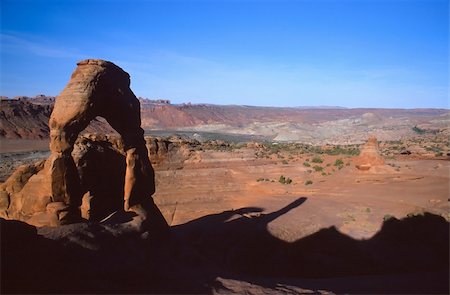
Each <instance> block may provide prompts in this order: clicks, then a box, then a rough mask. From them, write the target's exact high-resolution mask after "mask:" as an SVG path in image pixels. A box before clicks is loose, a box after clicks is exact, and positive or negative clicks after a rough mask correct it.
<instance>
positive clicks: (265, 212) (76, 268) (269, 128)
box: [0, 62, 450, 294]
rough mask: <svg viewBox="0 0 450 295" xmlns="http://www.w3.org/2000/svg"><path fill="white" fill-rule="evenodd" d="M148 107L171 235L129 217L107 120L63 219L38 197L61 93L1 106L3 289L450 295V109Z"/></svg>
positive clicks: (145, 123)
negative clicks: (77, 213) (74, 217)
mask: <svg viewBox="0 0 450 295" xmlns="http://www.w3.org/2000/svg"><path fill="white" fill-rule="evenodd" d="M90 63H91V62H88V64H87V65H86V66H89V64H90ZM82 66H83V63H81V64H79V67H82ZM86 66H84V67H86ZM72 79H74V78H72ZM74 83H75V82H74ZM77 83H85V82H84V80H81V82H77ZM68 89H69V88H68ZM68 91H69V90H66V92H68ZM99 91H101V90H99ZM70 95H72V96H73V97H74V98H75V97H77V95H79V94H76V93H74V94H70V93H69V96H68V94H64V93H63V94H62V96H61V98H57V99H60V100H61V101H64V97H70ZM83 95H84V94H83ZM82 97H86V98H83V99H94V98H95V97H94V96H92V97H93V98H90V97H89V96H82ZM139 101H140V105H141V110H142V111H141V116H142V127H143V128H145V132H144V131H143V133H145V136H144V142H145V147H146V151H147V152H146V153H148V157H149V159H150V161H151V164H152V166H153V168H154V171H155V180H154V181H155V187H156V192H155V194H154V195H153V199H154V202H155V204H156V206H157V208H158V209H159V211H160V213H161V214H162V216H163V219H164V221H163V222H164V223H167V225H168V229H169V231H168V232H166V230H163V231H161V230H162V229H161V228H160V226H155V224H156V225H157V224H159V221H156V222H155V220H153V221H152V218H150V221H151V222H150V225H144V224H145V223H142V221H139V218H138V217H136V215H134V216H133V215H130V214H129V213H130V212H127V211H123V200H122V198H121V194H123V187H124V180H123V179H124V175H125V172H126V169H128V168H125V166H126V165H125V163H128V161H129V160H128V158H127V160H126V161H125V156H127V157H128V154H127V153H124V143H123V141H122V139H121V136H120V134H119V133H117V132H116V131H115V130H114V129H113V128H111V126H109V124H108V122H106V120H105V119H103V118H100V117H97V118H96V119H95V120H94V121H93V124H87V125H88V127H87V128H84V129H83V130H82V131H81V132H80V135H79V136H78V139H76V141H75V142H74V148H73V151H72V152H71V154H70V157H71V158H73V160H74V163H75V165H76V168H77V171H78V172H77V173H78V175H79V178H80V181H81V182H80V183H81V187H82V190H83V192H86V193H84V196H83V199H82V203H81V204H80V205H81V207H80V208H81V215H82V217H83V219H81V220H80V221H81V222H80V221H70V220H69V221H66V219H65V218H66V217H65V216H67V214H68V213H67V212H70V211H66V210H68V209H64V208H70V207H65V205H64V203H65V202H66V201H63V202H57V201H51V200H54V199H55V198H56V196H53V197H52V196H51V194H52V193H51V191H48V193H46V191H47V189H45V187H46V186H47V182H48V180H50V181H52V180H51V179H53V177H55V176H52V175H53V174H48V176H46V175H47V174H46V173H50V172H46V171H47V169H48V168H47V166H48V165H50V164H48V163H52V162H51V161H55V160H46V159H47V158H48V159H51V158H52V157H53V156H52V155H53V153H54V151H51V150H50V149H49V144H50V137H49V135H50V134H53V133H54V131H52V132H53V133H52V132H50V127H49V124H48V120H49V119H50V121H51V120H53V119H51V116H50V114H51V113H52V110H53V106H54V103H55V98H53V97H46V96H38V97H35V98H26V97H20V98H15V99H7V98H3V99H2V101H1V103H2V111H1V120H2V125H1V126H2V127H1V128H2V129H1V130H0V133H1V134H2V140H1V154H0V155H1V180H2V181H3V183H2V184H1V187H0V189H1V195H0V196H1V200H0V204H1V206H2V207H1V208H0V209H1V211H0V214H1V216H2V217H3V218H5V219H6V220H5V219H2V292H6V293H10V292H19V293H27V292H32V293H35V292H46V293H60V292H69V293H72V292H76V293H80V292H81V293H83V292H94V293H97V292H119V293H120V292H132V293H134V292H138V293H141V292H144V293H211V292H212V293H217V294H222V293H224V294H228V293H247V294H261V293H274V294H291V293H292V294H297V293H324V294H329V293H446V292H447V291H448V259H449V257H448V247H449V244H448V241H449V232H448V225H449V224H448V222H449V220H450V215H449V199H448V198H449V195H450V194H449V183H450V182H449V181H450V173H449V172H450V161H449V160H450V144H449V137H448V134H449V127H448V122H449V116H450V111H448V110H445V109H423V110H422V109H420V110H419V109H418V110H389V109H386V110H378V109H371V110H362V109H342V108H340V109H338V108H331V109H328V108H321V109H304V108H291V109H289V108H282V109H279V108H259V107H241V106H215V105H209V106H206V105H189V106H186V105H171V104H170V103H169V102H167V101H163V102H161V101H151V100H144V99H139ZM65 110H67V109H66V108H65ZM283 114H285V115H284V116H283ZM231 118H241V119H236V120H232V119H231ZM177 124H179V125H177ZM182 126H185V127H182ZM301 126H304V127H303V128H304V129H302V128H301ZM326 126H328V127H326ZM305 130H307V131H305ZM375 136H376V137H375ZM58 138H59V137H58ZM380 138H384V140H379V139H380ZM288 139H289V140H288ZM55 140H57V139H55V138H53V139H52V142H53V143H51V144H50V147H52V146H55V143H54V142H55ZM58 140H59V139H58ZM127 165H128V164H127ZM52 169H61V168H57V166H55V168H52ZM51 171H53V170H51ZM52 173H53V172H52ZM40 175H42V176H40ZM65 177H67V176H65ZM125 179H127V177H125ZM60 181H61V180H57V178H55V180H53V182H54V183H55V182H56V183H55V184H53V187H54V186H55V185H59V184H57V183H58V182H60ZM65 181H66V184H65V186H63V187H62V189H65V188H64V187H68V185H69V184H68V182H67V181H68V180H65ZM145 185H147V184H145ZM126 187H127V186H126V185H125V188H126ZM49 194H50V195H49ZM53 194H55V191H54V189H53ZM47 198H50V199H48V200H50V203H49V201H46V200H47ZM42 202H45V203H43V206H44V207H42V205H40V204H41V203H42ZM69 204H70V203H69ZM39 208H43V209H39ZM158 209H157V210H158ZM42 210H43V211H42ZM151 210H153V209H151ZM151 210H150V211H149V214H150V212H152V211H151ZM55 214H56V215H55ZM151 214H153V213H151ZM137 216H139V214H138V215H137ZM14 219H16V220H22V221H24V222H26V223H23V222H19V221H13V220H14ZM83 220H84V221H83ZM27 223H28V225H27ZM112 244H114V246H112ZM71 261H72V262H71ZM75 261H76V262H75ZM69 265H70V267H69ZM67 267H69V268H67ZM50 274H52V275H51V276H50V277H48V276H49V275H50Z"/></svg>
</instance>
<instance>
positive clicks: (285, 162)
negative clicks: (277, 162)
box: [281, 160, 289, 165]
mask: <svg viewBox="0 0 450 295" xmlns="http://www.w3.org/2000/svg"><path fill="white" fill-rule="evenodd" d="M281 163H282V164H283V165H287V164H289V162H288V161H286V160H283V161H281Z"/></svg>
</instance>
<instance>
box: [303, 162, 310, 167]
mask: <svg viewBox="0 0 450 295" xmlns="http://www.w3.org/2000/svg"><path fill="white" fill-rule="evenodd" d="M303 166H305V167H311V164H309V163H308V162H303Z"/></svg>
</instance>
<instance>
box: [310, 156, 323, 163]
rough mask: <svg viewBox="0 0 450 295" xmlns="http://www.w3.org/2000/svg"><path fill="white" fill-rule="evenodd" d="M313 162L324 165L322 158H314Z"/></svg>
mask: <svg viewBox="0 0 450 295" xmlns="http://www.w3.org/2000/svg"><path fill="white" fill-rule="evenodd" d="M311 162H313V163H323V160H322V158H320V157H314V158H312V160H311Z"/></svg>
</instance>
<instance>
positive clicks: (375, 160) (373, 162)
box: [355, 136, 384, 170]
mask: <svg viewBox="0 0 450 295" xmlns="http://www.w3.org/2000/svg"><path fill="white" fill-rule="evenodd" d="M380 165H384V159H383V157H382V156H381V155H380V150H379V147H378V141H377V139H376V137H375V136H371V137H369V139H368V140H367V142H366V144H364V145H363V147H362V148H361V152H360V154H359V156H358V157H357V158H356V159H355V166H356V168H358V169H359V170H369V169H370V168H371V167H373V166H380Z"/></svg>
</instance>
